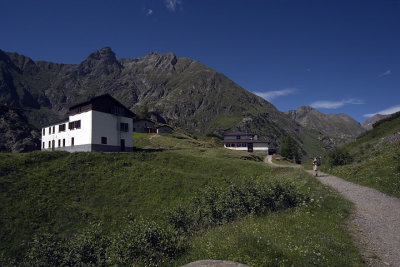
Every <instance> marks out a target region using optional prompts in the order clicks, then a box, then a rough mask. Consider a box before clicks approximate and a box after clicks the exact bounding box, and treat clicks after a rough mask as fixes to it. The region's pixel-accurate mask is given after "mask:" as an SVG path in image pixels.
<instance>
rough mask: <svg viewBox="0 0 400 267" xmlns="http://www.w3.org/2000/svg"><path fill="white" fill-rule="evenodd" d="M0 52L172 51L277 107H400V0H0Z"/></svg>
mask: <svg viewBox="0 0 400 267" xmlns="http://www.w3.org/2000/svg"><path fill="white" fill-rule="evenodd" d="M0 13H1V16H0V49H2V50H5V51H10V52H18V53H20V54H24V55H26V56H29V57H31V58H32V59H34V60H46V61H52V62H60V63H75V64H78V63H80V62H81V61H82V60H84V59H85V58H86V57H87V56H88V55H89V54H90V53H91V52H93V51H95V50H98V49H100V48H102V47H104V46H110V47H111V48H112V49H113V51H114V52H115V53H116V55H117V57H118V58H128V57H129V58H134V57H142V56H144V55H146V54H148V53H149V52H151V51H158V52H174V53H175V54H176V55H177V56H180V57H190V58H192V59H195V60H199V61H201V62H203V63H204V64H205V65H207V66H209V67H212V68H214V69H216V70H217V71H219V72H221V73H224V74H225V75H226V76H228V77H229V78H231V79H232V80H233V81H235V82H236V83H238V84H239V85H241V86H242V87H243V88H245V89H246V90H249V91H252V92H255V93H257V94H258V95H260V96H262V97H264V98H266V99H267V100H269V101H270V102H271V103H272V104H274V105H275V106H276V107H277V108H278V109H279V110H282V111H286V110H289V109H296V108H297V107H298V106H300V105H312V106H314V107H315V108H317V109H318V110H320V111H321V112H324V113H346V114H349V115H350V116H352V117H353V118H355V119H356V120H358V121H360V122H362V121H364V120H365V119H367V118H368V116H371V115H373V114H375V113H378V112H380V113H391V112H395V111H397V110H400V86H399V85H400V0H345V1H342V0H304V1H303V0H168V1H167V0H131V1H128V0H113V1H111V0H108V1H105V0H68V1H66V0H30V1H28V0H0Z"/></svg>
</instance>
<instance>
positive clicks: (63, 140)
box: [63, 139, 65, 147]
mask: <svg viewBox="0 0 400 267" xmlns="http://www.w3.org/2000/svg"><path fill="white" fill-rule="evenodd" d="M63 147H65V139H63Z"/></svg>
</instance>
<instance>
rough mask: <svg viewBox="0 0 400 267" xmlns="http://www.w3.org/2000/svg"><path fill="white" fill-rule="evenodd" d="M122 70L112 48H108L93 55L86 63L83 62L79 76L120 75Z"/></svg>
mask: <svg viewBox="0 0 400 267" xmlns="http://www.w3.org/2000/svg"><path fill="white" fill-rule="evenodd" d="M121 69H122V65H121V64H120V63H119V62H118V60H117V58H116V56H115V53H114V52H113V51H112V50H111V48H110V47H108V46H106V47H103V48H102V49H100V50H97V51H95V52H93V53H91V54H90V55H89V56H88V57H87V58H86V59H85V60H84V61H82V63H81V64H80V65H79V74H80V75H88V74H95V75H102V74H105V75H110V74H112V73H118V74H119V73H120V71H121Z"/></svg>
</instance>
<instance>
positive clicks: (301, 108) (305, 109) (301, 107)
mask: <svg viewBox="0 0 400 267" xmlns="http://www.w3.org/2000/svg"><path fill="white" fill-rule="evenodd" d="M297 110H299V111H300V110H302V111H311V110H315V108H313V107H311V106H300V107H299V108H298V109H297Z"/></svg>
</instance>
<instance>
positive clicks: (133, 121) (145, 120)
mask: <svg viewBox="0 0 400 267" xmlns="http://www.w3.org/2000/svg"><path fill="white" fill-rule="evenodd" d="M138 121H148V122H151V123H154V124H155V122H154V121H152V120H149V119H138V120H134V121H133V123H135V122H138Z"/></svg>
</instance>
